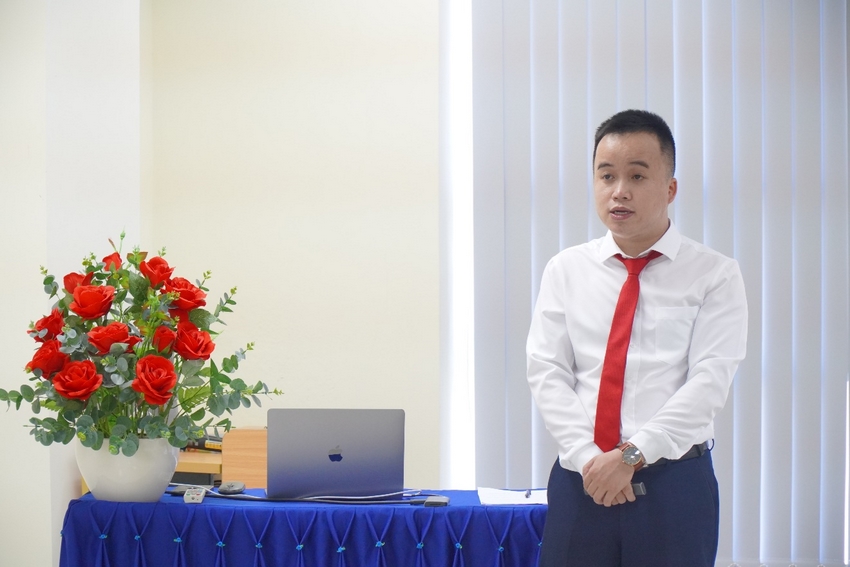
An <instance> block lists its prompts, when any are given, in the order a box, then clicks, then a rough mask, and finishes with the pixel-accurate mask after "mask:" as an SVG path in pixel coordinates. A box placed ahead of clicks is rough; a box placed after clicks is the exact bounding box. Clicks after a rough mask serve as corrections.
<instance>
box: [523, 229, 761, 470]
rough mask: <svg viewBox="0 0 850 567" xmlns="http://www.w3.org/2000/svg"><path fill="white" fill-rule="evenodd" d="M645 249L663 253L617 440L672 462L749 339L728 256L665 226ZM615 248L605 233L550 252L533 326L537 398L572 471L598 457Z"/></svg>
mask: <svg viewBox="0 0 850 567" xmlns="http://www.w3.org/2000/svg"><path fill="white" fill-rule="evenodd" d="M652 250H657V251H658V252H660V253H661V254H662V256H660V257H659V258H656V259H655V260H652V261H651V262H650V263H649V265H647V267H646V268H644V270H643V271H642V272H641V274H640V297H639V299H638V305H637V311H636V312H635V320H634V326H633V328H632V337H631V342H630V344H629V352H628V356H627V361H626V373H625V380H624V386H623V405H622V412H621V426H620V434H621V441H631V442H632V443H633V444H634V445H635V446H636V447H638V448H639V449H640V450H641V451H642V452H643V454H644V456H645V458H646V461H647V462H648V463H652V462H654V461H656V460H658V459H660V458H662V457H665V458H668V459H677V458H679V457H680V456H682V455H683V454H684V453H685V452H686V451H687V450H688V449H690V447H691V446H692V445H694V444H696V443H701V442H703V441H707V440H709V439H711V438H712V437H713V436H714V425H713V419H714V416H715V415H716V414H717V412H718V411H719V410H720V409H721V408H722V407H723V405H724V404H725V403H726V396H727V394H728V392H729V387H730V385H731V383H732V377H733V376H734V374H735V370H736V369H737V367H738V363H739V362H740V361H741V360H742V359H743V358H744V354H745V352H746V340H747V301H746V296H745V294H744V284H743V279H742V277H741V271H740V269H739V268H738V263H737V262H736V261H735V260H732V259H730V258H727V257H725V256H723V255H722V254H719V253H718V252H715V251H713V250H711V249H710V248H708V247H706V246H703V245H702V244H699V243H697V242H695V241H693V240H690V239H688V238H685V237H683V236H682V235H681V234H680V233H679V231H678V230H676V227H675V226H674V225H673V224H672V222H671V223H670V227H669V228H668V230H667V232H666V233H665V234H664V236H662V237H661V239H660V240H658V242H656V243H655V244H654V245H653V246H652ZM648 252H649V250H647V251H646V252H645V253H644V254H646V253H648ZM615 254H622V251H621V250H620V249H619V247H618V246H617V244H616V243H615V242H614V239H613V237H612V236H611V233H610V232H609V233H608V234H607V235H606V236H604V237H603V238H599V239H596V240H593V241H591V242H588V243H586V244H582V245H580V246H575V247H572V248H568V249H566V250H564V251H562V252H561V253H559V254H558V255H556V256H555V257H554V258H552V259H551V260H550V261H549V263H548V265H547V266H546V269H545V271H544V273H543V279H542V281H541V284H540V294H539V295H538V297H537V304H536V305H535V308H534V315H533V317H532V321H531V329H530V331H529V334H528V342H527V347H526V353H527V355H528V382H529V385H530V386H531V392H532V395H533V396H534V399H535V401H536V403H537V407H538V409H539V410H540V413H541V415H542V416H543V420H544V422H545V423H546V427H547V428H548V429H549V431H550V432H551V433H552V435H553V436H554V437H555V440H556V441H557V442H558V447H559V455H560V463H561V466H562V467H564V468H566V469H569V470H573V471H577V472H580V471H581V470H582V468H583V467H584V465H585V464H586V463H587V462H588V461H589V460H590V459H591V458H593V457H594V456H596V455H599V454H601V453H602V451H601V450H600V449H599V448H598V447H597V446H596V444H595V443H594V442H593V430H594V424H595V422H596V399H597V396H598V394H599V380H600V375H601V374H602V362H603V360H604V358H605V350H606V347H607V343H608V333H609V332H610V330H611V321H612V320H613V317H614V308H615V306H616V303H617V298H618V296H619V294H620V288H621V287H622V286H623V283H624V282H625V280H626V276H627V272H626V268H625V266H624V265H623V263H622V262H620V261H619V260H618V259H617V258H615V257H614V255H615ZM644 254H641V256H643V255H644ZM623 256H624V257H626V255H625V254H623Z"/></svg>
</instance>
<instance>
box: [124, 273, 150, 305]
mask: <svg viewBox="0 0 850 567" xmlns="http://www.w3.org/2000/svg"><path fill="white" fill-rule="evenodd" d="M129 275H130V295H132V296H133V298H134V299H136V300H142V301H143V300H145V299H147V296H148V288H149V287H150V286H149V285H148V279H147V278H146V277H144V276H143V275H141V274H137V273H135V272H129Z"/></svg>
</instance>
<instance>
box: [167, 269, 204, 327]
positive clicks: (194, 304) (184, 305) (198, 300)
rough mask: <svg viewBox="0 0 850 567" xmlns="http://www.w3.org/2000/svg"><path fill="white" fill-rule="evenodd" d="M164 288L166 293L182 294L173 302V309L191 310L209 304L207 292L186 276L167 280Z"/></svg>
mask: <svg viewBox="0 0 850 567" xmlns="http://www.w3.org/2000/svg"><path fill="white" fill-rule="evenodd" d="M164 290H165V293H178V294H180V297H178V298H177V299H175V300H174V301H172V302H171V308H172V309H182V310H184V311H191V310H192V309H196V308H198V307H203V306H204V305H206V304H207V301H206V297H207V294H206V293H204V292H203V291H202V290H201V289H200V288H199V287H197V286H195V285H193V284H192V283H191V282H190V281H189V280H187V279H185V278H171V279H170V280H168V281H167V282H165V288H164ZM185 320H187V321H188V319H185Z"/></svg>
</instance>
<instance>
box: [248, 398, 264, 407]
mask: <svg viewBox="0 0 850 567" xmlns="http://www.w3.org/2000/svg"><path fill="white" fill-rule="evenodd" d="M251 399H252V400H254V403H255V404H256V405H257V407H260V408H261V407H263V404H261V403H260V398H258V397H257V396H253V395H252V396H251Z"/></svg>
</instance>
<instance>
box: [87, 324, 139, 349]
mask: <svg viewBox="0 0 850 567" xmlns="http://www.w3.org/2000/svg"><path fill="white" fill-rule="evenodd" d="M88 337H89V343H90V344H91V345H92V346H94V348H96V349H97V354H99V355H101V356H103V355H104V354H106V353H108V352H109V348H110V347H111V346H112V345H114V344H115V343H127V350H128V351H129V350H130V349H131V348H132V347H133V345H135V344H137V343H138V342H139V338H138V337H131V336H130V328H129V327H128V326H127V325H125V324H124V323H118V322H114V323H110V324H108V325H106V326H105V327H95V328H94V329H92V330H91V331H89V332H88ZM133 339H135V340H133Z"/></svg>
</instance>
